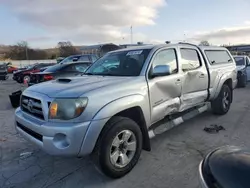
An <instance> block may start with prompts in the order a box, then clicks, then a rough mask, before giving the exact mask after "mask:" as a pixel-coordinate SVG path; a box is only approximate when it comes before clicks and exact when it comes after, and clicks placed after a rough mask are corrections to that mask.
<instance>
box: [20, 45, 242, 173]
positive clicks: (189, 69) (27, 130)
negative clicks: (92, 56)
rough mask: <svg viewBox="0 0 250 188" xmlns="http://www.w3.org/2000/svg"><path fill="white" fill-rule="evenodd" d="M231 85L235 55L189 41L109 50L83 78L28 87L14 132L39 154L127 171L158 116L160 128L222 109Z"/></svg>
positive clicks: (227, 103) (145, 146) (222, 111)
mask: <svg viewBox="0 0 250 188" xmlns="http://www.w3.org/2000/svg"><path fill="white" fill-rule="evenodd" d="M236 84H237V70H236V64H235V61H234V58H233V57H232V55H231V54H230V52H229V51H228V50H227V49H226V48H223V47H212V46H196V45H193V44H188V43H178V44H163V45H146V46H140V47H136V48H128V49H121V50H117V51H112V52H109V53H107V54H106V55H104V56H103V57H101V58H100V59H98V60H97V61H96V62H95V63H93V64H92V65H91V66H90V67H89V68H88V69H87V70H86V72H85V73H84V75H82V76H77V77H65V78H59V79H56V80H53V81H48V82H44V83H41V84H38V85H34V86H32V87H29V88H27V89H26V90H25V91H24V92H23V94H22V96H21V104H20V108H18V109H17V110H16V112H15V121H16V129H17V131H18V132H19V133H20V134H21V135H22V136H23V137H25V138H26V139H27V140H29V141H30V142H33V143H34V144H36V145H37V146H39V147H40V148H42V149H43V150H44V151H45V152H47V153H49V154H51V155H59V156H85V155H89V154H93V159H95V160H94V161H95V162H96V164H98V166H99V167H100V169H101V170H102V171H103V172H104V173H105V174H106V175H108V176H110V177H112V178H119V177H122V176H124V175H125V174H127V173H128V172H129V171H130V170H132V168H133V167H134V166H135V165H136V164H137V162H138V160H139V157H140V155H141V151H142V149H144V150H147V151H150V150H151V145H150V138H152V137H154V136H155V135H156V134H155V133H156V132H157V131H155V130H156V129H157V127H158V126H161V123H159V122H163V121H164V122H169V121H172V122H173V123H166V124H164V126H165V128H166V130H168V129H169V128H171V127H173V126H175V125H178V124H180V123H181V122H183V118H181V117H179V115H180V114H183V113H185V112H188V111H190V110H197V111H203V110H200V109H205V106H207V105H208V103H211V108H212V111H213V113H215V114H219V115H224V114H226V113H227V112H228V111H229V109H230V105H231V103H232V101H233V90H234V88H235V86H236Z"/></svg>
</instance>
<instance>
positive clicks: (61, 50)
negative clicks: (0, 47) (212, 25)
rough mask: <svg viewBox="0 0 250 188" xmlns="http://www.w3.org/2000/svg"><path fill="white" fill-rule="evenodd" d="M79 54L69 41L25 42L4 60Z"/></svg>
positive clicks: (13, 49) (11, 48)
mask: <svg viewBox="0 0 250 188" xmlns="http://www.w3.org/2000/svg"><path fill="white" fill-rule="evenodd" d="M199 45H201V46H209V45H210V44H209V42H208V41H201V42H200V44H199ZM79 53H81V52H80V51H79V50H78V49H77V48H75V47H74V46H73V45H72V43H71V42H70V41H66V42H58V44H57V46H56V47H55V48H53V49H47V50H46V49H33V48H30V47H29V45H28V43H27V42H25V41H22V42H18V43H17V44H15V45H12V46H10V47H9V50H8V51H7V52H5V54H4V58H5V59H12V60H43V59H56V58H58V57H67V56H70V55H76V54H79Z"/></svg>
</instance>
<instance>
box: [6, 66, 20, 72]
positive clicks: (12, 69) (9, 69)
mask: <svg viewBox="0 0 250 188" xmlns="http://www.w3.org/2000/svg"><path fill="white" fill-rule="evenodd" d="M17 70H18V68H17V67H14V66H8V73H13V72H14V71H17Z"/></svg>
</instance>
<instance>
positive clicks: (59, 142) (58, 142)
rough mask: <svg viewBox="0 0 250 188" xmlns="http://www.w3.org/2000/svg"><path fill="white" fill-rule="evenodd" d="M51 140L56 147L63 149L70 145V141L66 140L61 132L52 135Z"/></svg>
mask: <svg viewBox="0 0 250 188" xmlns="http://www.w3.org/2000/svg"><path fill="white" fill-rule="evenodd" d="M53 142H54V145H55V146H56V147H57V148H58V149H65V148H67V147H69V145H70V141H69V140H68V138H67V136H66V135H65V134H61V133H58V134H56V135H55V136H54V139H53Z"/></svg>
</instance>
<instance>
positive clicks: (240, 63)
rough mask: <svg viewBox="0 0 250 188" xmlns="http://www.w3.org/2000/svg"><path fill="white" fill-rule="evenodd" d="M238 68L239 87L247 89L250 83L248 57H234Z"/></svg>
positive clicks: (249, 62) (249, 60) (249, 61)
mask: <svg viewBox="0 0 250 188" xmlns="http://www.w3.org/2000/svg"><path fill="white" fill-rule="evenodd" d="M234 60H235V62H236V67H237V72H238V74H237V78H238V86H240V87H245V86H246V85H247V81H250V59H249V57H248V56H246V55H239V56H234Z"/></svg>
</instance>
